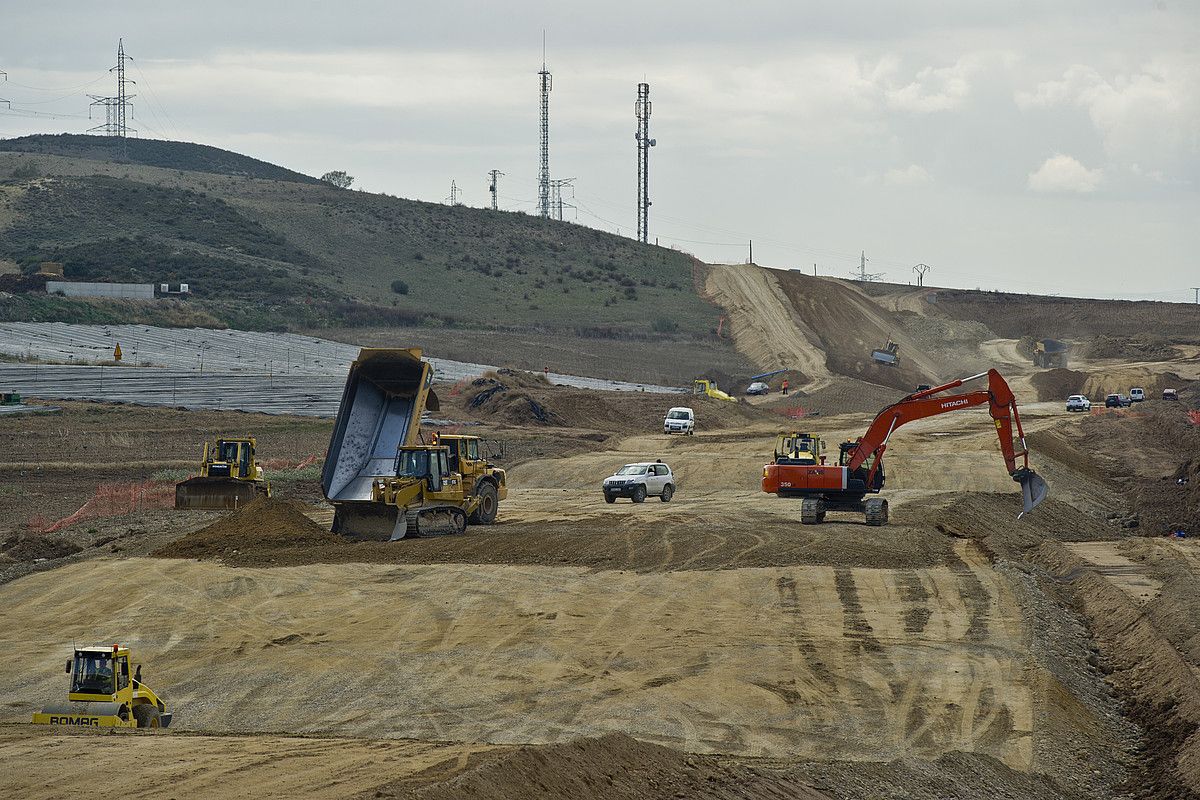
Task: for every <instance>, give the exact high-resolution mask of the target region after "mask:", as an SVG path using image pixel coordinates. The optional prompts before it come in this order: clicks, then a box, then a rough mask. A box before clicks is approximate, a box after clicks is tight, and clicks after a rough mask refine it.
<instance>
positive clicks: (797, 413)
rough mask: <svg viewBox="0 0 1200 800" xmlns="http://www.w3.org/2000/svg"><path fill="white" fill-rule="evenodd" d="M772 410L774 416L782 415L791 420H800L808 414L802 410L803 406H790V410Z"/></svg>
mask: <svg viewBox="0 0 1200 800" xmlns="http://www.w3.org/2000/svg"><path fill="white" fill-rule="evenodd" d="M772 410H773V411H774V412H775V413H776V414H782V415H783V416H785V417H790V418H792V419H800V418H801V417H803V416H806V415H807V414H808V412H807V411H805V410H804V407H803V406H791V407H790V408H775V409H772Z"/></svg>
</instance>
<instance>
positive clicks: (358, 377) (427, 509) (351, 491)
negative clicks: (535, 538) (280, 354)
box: [321, 348, 508, 541]
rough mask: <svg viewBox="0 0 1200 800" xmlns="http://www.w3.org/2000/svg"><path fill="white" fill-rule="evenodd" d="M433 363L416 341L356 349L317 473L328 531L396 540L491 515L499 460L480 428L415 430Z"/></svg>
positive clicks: (428, 396)
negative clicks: (425, 433)
mask: <svg viewBox="0 0 1200 800" xmlns="http://www.w3.org/2000/svg"><path fill="white" fill-rule="evenodd" d="M432 384H433V366H432V365H431V364H430V363H429V362H427V361H425V360H423V359H422V358H421V351H420V350H419V349H415V348H414V349H410V350H400V349H390V348H364V349H362V350H361V351H360V352H359V356H358V358H357V359H356V360H355V361H354V363H353V364H351V365H350V373H349V375H348V376H347V378H346V389H345V391H344V392H343V394H342V402H341V406H340V407H339V408H338V415H337V419H336V421H335V422H334V430H333V436H332V437H331V439H330V442H329V450H328V452H327V453H326V456H325V465H324V467H323V469H322V472H321V489H322V491H323V492H324V494H325V499H327V500H328V501H329V502H330V504H331V505H333V507H334V516H333V532H334V533H339V534H342V535H344V536H348V537H351V538H355V539H377V540H389V541H395V540H397V539H403V538H405V537H409V536H433V535H440V534H448V533H462V532H463V531H464V530H466V527H467V524H468V523H470V524H473V525H490V524H492V523H493V522H495V521H496V515H497V513H498V511H499V507H500V501H501V500H504V499H505V498H506V497H507V496H508V486H507V484H506V481H505V472H504V470H503V469H500V468H498V467H495V466H493V465H492V464H491V463H490V460H491V455H492V454H489V453H486V452H485V444H486V443H485V442H484V441H483V440H482V439H480V438H479V437H478V436H457V435H456V436H451V435H439V434H436V433H435V434H434V435H433V436H432V437H431V440H430V441H429V442H425V441H423V439H422V436H421V415H422V413H423V412H424V411H425V410H426V409H429V410H430V411H437V410H439V402H438V398H437V394H435V393H434V391H433V389H432Z"/></svg>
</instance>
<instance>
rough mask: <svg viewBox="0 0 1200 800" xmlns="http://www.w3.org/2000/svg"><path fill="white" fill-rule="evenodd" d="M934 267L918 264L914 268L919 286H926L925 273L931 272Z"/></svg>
mask: <svg viewBox="0 0 1200 800" xmlns="http://www.w3.org/2000/svg"><path fill="white" fill-rule="evenodd" d="M931 269H932V267H930V266H929V265H928V264H917V265H916V266H915V267H913V272H915V273H917V286H924V285H925V273H927V272H929V270H931Z"/></svg>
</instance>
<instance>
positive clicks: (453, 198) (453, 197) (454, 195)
mask: <svg viewBox="0 0 1200 800" xmlns="http://www.w3.org/2000/svg"><path fill="white" fill-rule="evenodd" d="M447 200H448V201H449V203H450V205H452V206H458V205H462V203H460V202H459V201H458V184H457V183H455V182H454V181H450V197H448V198H447Z"/></svg>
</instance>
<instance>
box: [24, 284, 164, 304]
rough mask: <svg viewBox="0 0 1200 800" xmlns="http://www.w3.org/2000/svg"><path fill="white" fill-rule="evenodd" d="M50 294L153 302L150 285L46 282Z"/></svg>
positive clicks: (152, 285)
mask: <svg viewBox="0 0 1200 800" xmlns="http://www.w3.org/2000/svg"><path fill="white" fill-rule="evenodd" d="M46 291H47V292H49V293H50V294H60V293H61V294H65V295H66V296H67V297H119V298H123V299H130V300H153V299H154V284H152V283H75V282H73V281H46Z"/></svg>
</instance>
